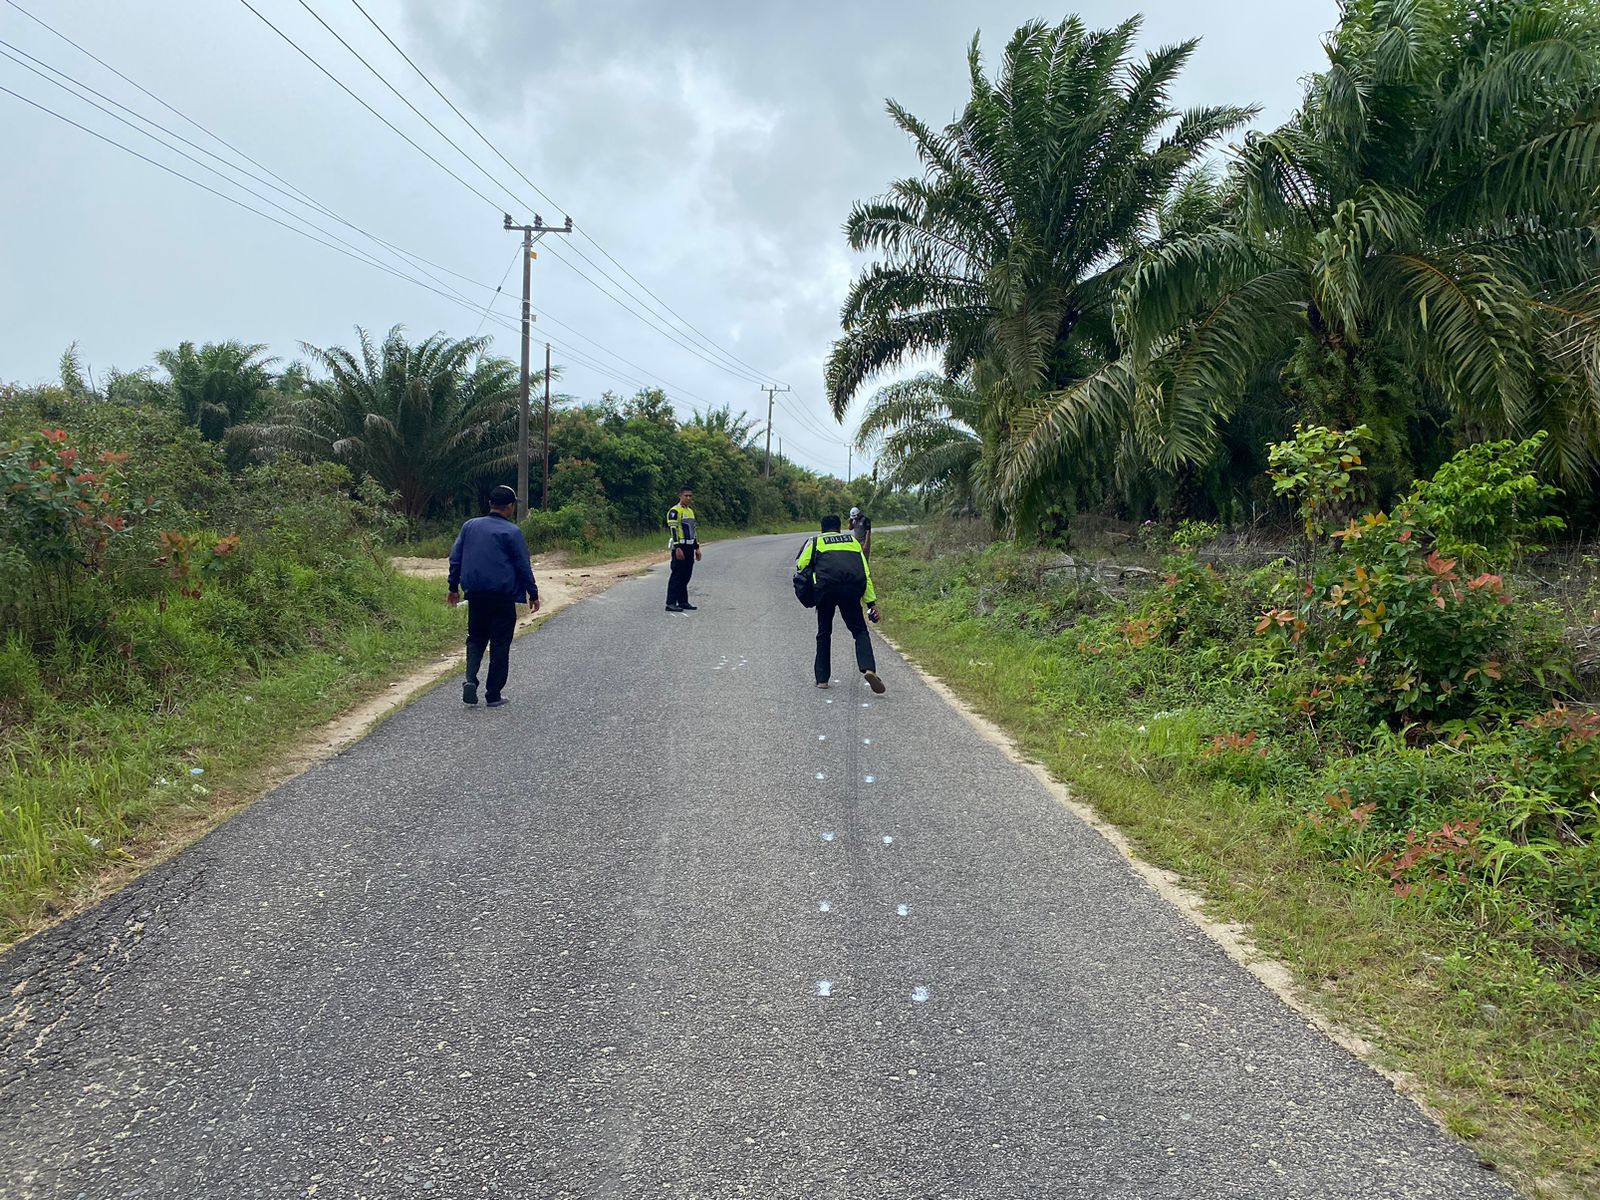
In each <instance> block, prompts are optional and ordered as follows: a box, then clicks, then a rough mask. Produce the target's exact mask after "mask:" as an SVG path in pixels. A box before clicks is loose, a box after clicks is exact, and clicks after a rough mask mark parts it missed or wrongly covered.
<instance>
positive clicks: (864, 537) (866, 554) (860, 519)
mask: <svg viewBox="0 0 1600 1200" xmlns="http://www.w3.org/2000/svg"><path fill="white" fill-rule="evenodd" d="M850 532H851V533H853V534H855V535H856V541H858V542H860V543H861V557H862V558H871V557H872V518H871V517H869V516H867V514H866V513H864V512H862V511H861V510H860V509H859V508H852V509H851V510H850Z"/></svg>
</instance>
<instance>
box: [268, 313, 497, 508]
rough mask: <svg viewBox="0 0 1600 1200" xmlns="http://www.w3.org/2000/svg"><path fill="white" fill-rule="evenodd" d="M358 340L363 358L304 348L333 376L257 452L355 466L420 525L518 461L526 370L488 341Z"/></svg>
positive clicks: (283, 414)
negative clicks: (437, 506) (521, 375)
mask: <svg viewBox="0 0 1600 1200" xmlns="http://www.w3.org/2000/svg"><path fill="white" fill-rule="evenodd" d="M356 335H357V342H358V346H357V349H356V350H355V351H351V350H346V349H344V348H342V347H338V346H335V347H332V348H330V349H321V348H319V347H316V346H309V345H308V346H305V347H304V350H305V353H306V356H307V357H308V358H309V359H310V360H311V362H312V363H314V364H315V365H317V366H320V367H321V368H323V370H325V371H326V372H327V373H328V375H329V378H328V380H326V381H325V382H322V383H320V384H318V385H316V386H312V387H308V388H305V389H302V390H301V391H300V392H299V394H297V395H295V396H294V397H292V398H290V399H289V400H287V401H286V402H285V403H284V407H283V408H282V410H281V411H280V412H279V413H278V414H277V415H276V416H275V418H274V419H273V420H272V421H270V422H268V423H265V424H263V425H261V426H258V427H257V428H256V429H255V430H254V435H255V441H256V443H257V444H258V445H263V446H267V447H273V448H277V449H281V450H288V451H291V452H294V453H298V454H303V455H307V456H309V457H316V458H330V459H336V460H338V461H340V462H344V463H347V464H348V465H349V466H350V468H351V469H352V470H353V471H355V472H357V473H361V474H366V475H369V476H371V477H372V478H373V479H375V480H377V482H378V483H379V484H381V485H382V486H383V487H385V488H386V489H388V490H390V491H392V492H395V493H397V494H398V495H399V497H400V509H401V511H402V512H403V513H404V514H405V515H406V516H407V517H409V518H412V519H415V518H418V517H421V516H423V515H425V514H426V513H427V511H428V510H429V508H430V506H432V505H433V504H434V503H435V501H437V500H440V499H443V498H445V497H449V496H454V495H456V494H457V493H458V492H460V491H461V490H462V489H463V486H464V485H470V484H472V483H473V482H475V481H477V480H479V479H482V478H483V477H484V476H486V475H488V474H490V473H493V472H500V471H504V470H506V469H508V468H509V467H510V466H512V465H513V464H514V463H515V461H516V436H517V393H518V389H517V369H516V367H515V365H514V364H512V363H510V362H508V361H507V360H505V359H500V358H492V357H489V356H487V355H485V353H484V351H485V349H486V348H487V346H488V339H487V338H461V339H452V338H448V337H446V336H445V335H444V334H442V333H436V334H434V335H432V336H431V337H428V338H425V339H423V340H422V341H420V342H417V343H416V344H414V345H413V344H411V343H409V342H408V341H407V340H406V338H405V335H404V332H403V330H402V329H401V327H400V326H398V325H397V326H395V327H394V328H393V329H391V330H390V331H389V333H388V336H386V337H385V338H384V340H383V342H382V344H381V345H374V344H373V341H372V338H371V337H370V336H369V335H368V334H367V332H366V331H365V330H363V329H360V328H358V329H357V330H356Z"/></svg>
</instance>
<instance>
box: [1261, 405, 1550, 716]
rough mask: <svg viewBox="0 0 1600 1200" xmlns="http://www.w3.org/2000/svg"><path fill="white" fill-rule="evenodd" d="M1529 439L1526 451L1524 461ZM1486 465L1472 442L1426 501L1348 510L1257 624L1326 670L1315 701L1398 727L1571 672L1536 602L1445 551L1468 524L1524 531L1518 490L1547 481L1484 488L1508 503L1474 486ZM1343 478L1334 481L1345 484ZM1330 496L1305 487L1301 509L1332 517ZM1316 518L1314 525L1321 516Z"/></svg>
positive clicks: (1483, 530) (1427, 487) (1472, 528)
mask: <svg viewBox="0 0 1600 1200" xmlns="http://www.w3.org/2000/svg"><path fill="white" fill-rule="evenodd" d="M1322 432H1324V433H1326V431H1322ZM1305 436H1306V435H1305V434H1304V433H1302V438H1304V437H1305ZM1331 441H1333V442H1335V443H1337V442H1338V439H1337V438H1336V437H1334V438H1331ZM1534 445H1536V443H1525V444H1524V446H1523V447H1522V448H1521V449H1520V450H1519V453H1522V454H1524V456H1525V457H1527V461H1529V462H1531V453H1532V449H1531V447H1533V446H1534ZM1512 458H1513V461H1522V459H1520V458H1518V457H1517V455H1512ZM1483 465H1484V464H1483V462H1482V461H1481V456H1478V455H1477V454H1476V452H1475V451H1471V450H1469V451H1464V452H1463V453H1462V454H1460V455H1457V457H1456V458H1455V459H1453V460H1451V462H1450V463H1448V464H1446V465H1445V467H1442V468H1441V469H1440V472H1439V477H1440V478H1442V479H1444V480H1445V481H1446V482H1445V483H1444V484H1441V485H1440V486H1437V487H1435V486H1434V485H1433V484H1431V483H1429V484H1423V485H1419V488H1418V495H1420V496H1421V497H1422V499H1420V500H1417V501H1415V502H1414V503H1408V504H1406V505H1403V506H1401V507H1400V508H1399V509H1397V510H1396V512H1395V514H1394V516H1393V517H1391V516H1390V515H1389V514H1387V513H1382V512H1373V513H1368V514H1366V515H1365V517H1363V518H1362V519H1361V520H1359V521H1358V520H1355V519H1354V518H1352V519H1351V520H1350V521H1349V522H1348V524H1347V525H1346V526H1345V528H1344V529H1342V530H1339V531H1337V532H1335V533H1334V534H1333V535H1332V536H1333V538H1334V540H1335V541H1337V543H1338V546H1339V548H1338V551H1337V553H1336V555H1335V557H1334V558H1333V559H1332V561H1328V560H1327V559H1326V558H1323V559H1321V560H1319V562H1318V563H1317V564H1316V569H1315V570H1313V571H1312V572H1311V573H1310V576H1309V577H1307V576H1306V575H1301V576H1300V577H1298V578H1294V579H1285V580H1284V581H1283V585H1282V590H1281V591H1280V602H1279V604H1278V606H1276V607H1274V608H1270V609H1268V611H1267V612H1266V614H1265V615H1264V616H1263V617H1261V619H1260V621H1259V622H1258V624H1257V632H1259V633H1269V634H1272V635H1274V636H1276V637H1278V638H1280V639H1282V640H1283V642H1284V643H1286V644H1288V645H1292V646H1295V647H1299V648H1302V649H1305V650H1307V651H1308V652H1309V653H1310V654H1311V656H1312V658H1313V660H1314V661H1315V663H1316V664H1317V668H1318V676H1319V677H1318V680H1317V683H1316V684H1315V686H1314V687H1313V688H1312V690H1311V693H1310V694H1309V695H1308V696H1307V697H1306V704H1307V706H1308V707H1310V708H1315V709H1320V710H1338V709H1342V708H1350V707H1352V706H1353V707H1354V708H1355V710H1356V711H1357V713H1358V714H1359V715H1362V716H1372V717H1382V718H1384V719H1387V720H1389V721H1391V722H1395V723H1404V722H1406V721H1410V720H1431V719H1442V718H1449V717H1452V716H1459V715H1462V714H1465V713H1470V712H1471V711H1473V710H1474V709H1475V708H1476V707H1477V706H1478V705H1480V704H1482V703H1484V702H1486V701H1487V700H1489V699H1491V698H1504V697H1505V696H1506V695H1507V694H1523V695H1531V694H1532V693H1533V692H1534V691H1536V690H1539V689H1541V688H1542V687H1543V686H1544V684H1545V681H1546V677H1547V675H1548V674H1549V673H1551V672H1555V673H1558V674H1559V673H1560V672H1561V671H1562V669H1563V668H1562V667H1561V665H1560V664H1559V663H1558V662H1556V661H1554V660H1553V658H1552V657H1551V655H1550V651H1551V650H1552V649H1553V645H1554V639H1553V637H1551V636H1549V633H1550V631H1548V630H1547V629H1545V628H1543V626H1544V625H1546V624H1548V622H1547V621H1544V620H1542V618H1541V613H1540V612H1539V611H1537V610H1526V611H1514V606H1515V598H1514V596H1513V594H1512V592H1511V591H1510V589H1508V588H1507V586H1506V584H1505V580H1504V578H1503V577H1502V576H1500V575H1498V574H1493V573H1491V572H1489V571H1481V572H1479V573H1477V574H1472V573H1471V572H1470V571H1464V570H1462V569H1461V562H1460V560H1459V559H1458V558H1455V557H1449V556H1447V555H1446V554H1444V553H1442V552H1441V549H1440V547H1441V546H1444V547H1450V546H1456V545H1462V544H1464V543H1462V542H1460V540H1459V538H1460V536H1461V535H1462V534H1463V533H1466V534H1473V535H1479V536H1484V537H1488V538H1490V539H1491V540H1494V539H1496V538H1499V537H1502V536H1504V535H1505V534H1506V531H1507V530H1521V529H1526V528H1527V525H1526V522H1525V521H1524V519H1523V518H1521V517H1518V516H1517V515H1516V512H1517V508H1516V503H1517V502H1516V500H1515V499H1514V498H1515V497H1526V496H1529V495H1535V496H1537V495H1540V494H1542V493H1541V491H1540V489H1539V487H1538V485H1537V484H1536V483H1534V482H1533V481H1532V477H1531V476H1527V475H1523V476H1519V477H1518V478H1517V479H1514V480H1510V481H1506V480H1501V481H1499V482H1497V483H1496V484H1495V485H1494V486H1493V488H1491V489H1489V490H1490V491H1492V492H1493V495H1494V496H1496V497H1499V498H1500V499H1499V500H1496V499H1493V498H1485V496H1484V494H1483V489H1480V488H1478V487H1476V486H1475V485H1472V484H1471V482H1470V481H1471V480H1473V479H1475V478H1479V477H1480V476H1481V472H1480V471H1479V468H1480V467H1482V466H1483ZM1497 477H1498V476H1497ZM1336 482H1337V481H1336ZM1296 486H1297V487H1299V488H1306V489H1309V488H1310V487H1312V486H1314V484H1309V483H1307V484H1297V485H1296ZM1347 487H1348V481H1344V482H1337V487H1336V491H1337V494H1338V495H1339V496H1343V495H1344V494H1345V489H1346V488H1347ZM1460 497H1466V498H1467V499H1466V500H1465V501H1464V503H1466V504H1467V507H1466V509H1464V510H1458V509H1457V508H1456V507H1454V503H1453V498H1460ZM1502 500H1503V501H1504V503H1503V504H1501V501H1502ZM1331 503H1333V502H1332V501H1321V502H1313V500H1312V499H1311V498H1309V497H1307V496H1306V495H1304V494H1303V495H1302V511H1303V512H1309V513H1323V512H1326V511H1328V509H1329V507H1330V504H1331ZM1307 522H1308V526H1307V527H1308V530H1309V529H1311V528H1312V527H1313V525H1314V521H1313V519H1312V518H1311V517H1308V518H1307ZM1319 528H1320V527H1319ZM1476 548H1481V546H1477V547H1476Z"/></svg>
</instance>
